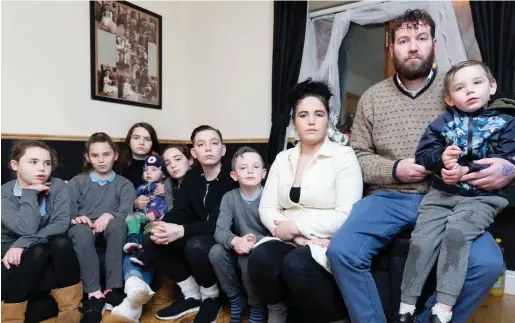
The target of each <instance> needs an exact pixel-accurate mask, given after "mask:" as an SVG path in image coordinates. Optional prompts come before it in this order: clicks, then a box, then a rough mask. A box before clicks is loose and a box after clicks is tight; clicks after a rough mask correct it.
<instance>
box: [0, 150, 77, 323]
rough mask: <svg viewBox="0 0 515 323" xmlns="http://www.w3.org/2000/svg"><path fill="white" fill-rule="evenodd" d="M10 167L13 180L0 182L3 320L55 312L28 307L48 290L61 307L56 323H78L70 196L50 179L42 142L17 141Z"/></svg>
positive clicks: (52, 163) (51, 165)
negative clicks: (0, 197)
mask: <svg viewBox="0 0 515 323" xmlns="http://www.w3.org/2000/svg"><path fill="white" fill-rule="evenodd" d="M10 166H11V169H12V170H13V171H14V173H16V179H15V180H12V181H10V182H8V183H6V184H4V185H2V214H1V219H2V265H1V266H2V322H24V321H25V322H27V321H29V322H34V321H42V320H44V319H47V318H50V317H53V316H55V315H56V314H57V313H55V312H54V310H52V308H50V307H46V308H43V309H39V310H38V309H37V307H38V306H33V307H32V306H31V305H29V307H28V308H29V310H27V304H28V303H29V304H30V303H31V302H32V299H31V300H30V301H29V302H28V300H29V295H30V294H34V293H36V292H43V294H45V291H46V294H47V295H48V291H49V290H50V291H51V295H52V296H53V298H54V299H55V301H56V302H57V305H58V307H59V311H60V312H59V315H58V318H57V322H60V323H64V322H72V323H73V322H77V323H78V322H79V321H80V319H81V315H80V313H79V312H78V311H77V309H78V307H79V305H80V301H81V299H82V284H81V282H80V272H79V264H78V261H77V257H76V256H75V252H74V250H73V245H72V242H71V241H70V239H69V238H68V237H67V236H66V232H67V231H68V228H69V227H70V196H69V194H68V190H67V187H66V183H64V182H63V181H62V180H61V179H59V178H53V177H51V175H52V171H53V170H54V169H55V167H56V166H57V156H56V154H55V152H54V151H53V150H51V149H50V148H49V147H48V146H47V145H46V144H45V143H43V142H41V141H21V142H18V143H16V144H15V145H14V147H13V149H12V151H11V163H10ZM34 302H36V300H34ZM31 307H32V308H33V309H32V310H31ZM31 312H32V313H31Z"/></svg>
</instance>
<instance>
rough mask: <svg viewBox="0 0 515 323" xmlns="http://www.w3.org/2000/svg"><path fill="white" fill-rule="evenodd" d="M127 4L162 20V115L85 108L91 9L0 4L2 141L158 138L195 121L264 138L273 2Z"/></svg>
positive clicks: (179, 132)
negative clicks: (135, 127)
mask: <svg viewBox="0 0 515 323" xmlns="http://www.w3.org/2000/svg"><path fill="white" fill-rule="evenodd" d="M134 3H135V4H137V5H139V6H141V7H144V8H146V9H149V10H150V11H153V12H156V13H158V14H160V15H161V16H162V17H163V109H162V110H161V111H160V110H154V109H147V108H141V107H134V106H129V105H121V104H114V103H107V102H106V103H104V102H101V101H93V100H91V98H90V82H91V81H90V46H89V44H90V43H89V3H88V2H85V1H81V2H75V1H69V2H39V1H38V2H22V1H20V2H2V101H1V103H2V122H1V125H2V133H29V134H30V133H33V134H58V135H79V136H88V135H90V134H91V133H93V132H95V131H105V132H107V133H109V134H110V135H112V136H113V137H124V136H125V134H126V132H127V130H128V128H129V127H130V125H131V124H133V123H135V122H138V121H146V122H149V123H151V124H152V125H154V127H155V128H156V130H157V131H158V134H159V137H161V138H165V139H188V138H189V136H190V133H191V130H192V129H193V128H194V127H196V126H197V125H199V124H201V123H209V124H212V125H213V126H215V127H219V128H220V130H221V131H222V133H223V134H224V136H225V137H226V138H229V139H230V138H265V137H267V136H268V134H269V130H270V101H271V99H270V97H271V68H272V39H273V35H272V31H273V4H272V2H251V3H248V2H246V3H238V2H232V3H226V2H158V1H142V2H134ZM21 17H22V18H21ZM231 111H234V112H231ZM21 117H23V122H20V121H19V120H20V118H21Z"/></svg>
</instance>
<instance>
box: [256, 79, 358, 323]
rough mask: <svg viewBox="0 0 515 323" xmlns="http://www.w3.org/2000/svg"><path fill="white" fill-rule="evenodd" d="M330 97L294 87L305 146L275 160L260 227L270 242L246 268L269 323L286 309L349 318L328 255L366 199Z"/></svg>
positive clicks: (322, 87) (308, 318)
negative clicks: (336, 124) (335, 238)
mask: <svg viewBox="0 0 515 323" xmlns="http://www.w3.org/2000/svg"><path fill="white" fill-rule="evenodd" d="M331 95H332V94H331V91H330V89H329V87H328V86H327V85H326V84H324V83H322V82H315V81H312V80H311V79H308V80H306V81H304V82H302V83H299V84H297V85H296V86H295V87H294V88H293V90H292V91H291V93H290V96H289V104H290V106H291V108H292V119H293V125H294V126H295V129H296V130H297V133H298V135H299V138H300V142H299V143H298V144H297V145H296V146H295V147H294V148H292V149H289V150H287V151H283V152H281V153H280V154H279V155H277V158H276V159H275V161H274V163H273V165H272V167H271V169H270V173H269V174H268V179H267V182H266V185H265V188H264V190H263V195H262V197H261V203H260V206H259V215H260V218H261V222H262V223H263V225H264V226H265V227H266V228H267V229H268V230H269V231H270V232H271V233H272V235H273V237H271V238H264V239H262V240H261V241H260V243H258V245H257V247H256V248H255V249H254V250H253V251H252V252H251V253H250V256H249V263H248V264H249V274H250V277H251V279H252V281H253V282H254V284H255V286H256V289H257V292H258V293H259V296H260V297H261V298H262V299H263V301H264V302H265V303H266V304H268V310H269V318H268V322H269V323H272V322H273V323H285V322H286V318H287V308H288V306H290V307H293V308H296V309H298V310H301V311H302V314H303V317H302V318H298V319H295V322H300V321H304V322H327V321H337V320H341V319H343V318H344V316H345V315H346V309H345V305H344V302H343V299H342V296H341V294H340V292H339V289H338V286H337V285H336V282H335V280H334V279H333V277H332V275H331V273H330V270H329V266H328V262H327V258H326V256H325V252H326V250H327V246H328V245H329V241H330V239H331V237H332V236H333V235H334V233H336V231H337V230H338V229H339V228H340V226H341V225H342V224H343V222H344V221H345V220H346V219H347V216H348V214H349V213H350V210H351V208H352V205H353V204H354V203H355V202H356V201H358V200H359V199H361V195H362V190H363V179H362V177H361V171H360V168H359V164H358V160H357V158H356V156H355V155H354V151H353V150H352V148H350V147H346V146H344V145H343V141H342V140H341V136H336V134H335V133H334V129H333V125H331V124H330V118H329V114H330V113H329V112H330V111H329V99H330V98H331ZM334 120H336V119H334ZM328 130H330V131H329V132H328ZM340 135H341V134H340ZM331 136H333V137H340V139H339V142H338V143H336V142H334V141H332V139H330V138H329V137H331Z"/></svg>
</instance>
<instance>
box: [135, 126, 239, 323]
mask: <svg viewBox="0 0 515 323" xmlns="http://www.w3.org/2000/svg"><path fill="white" fill-rule="evenodd" d="M191 141H192V143H193V148H192V149H191V153H192V155H193V157H194V158H195V159H197V161H198V163H199V165H198V166H196V167H194V168H193V169H191V170H190V171H189V172H188V173H187V174H186V176H185V177H184V180H183V182H182V183H181V188H180V189H179V192H178V196H177V199H176V205H175V206H174V208H173V209H172V210H170V211H169V212H168V213H167V214H166V215H165V216H164V217H163V220H162V221H156V222H155V223H154V225H153V227H152V230H151V232H150V234H149V235H147V236H146V237H145V241H144V249H145V252H146V254H147V257H148V260H149V261H150V262H151V263H153V264H154V265H155V266H156V267H158V268H160V269H161V271H162V272H164V273H165V274H166V275H167V276H168V277H169V278H170V279H171V280H172V281H174V282H177V284H178V285H179V287H180V289H181V291H182V294H183V298H181V299H178V300H176V301H175V302H174V303H173V304H171V305H170V306H168V307H166V308H164V309H162V310H160V311H159V312H157V314H156V316H157V318H159V319H161V320H172V319H176V318H178V317H181V316H183V315H185V314H187V313H192V312H197V311H198V314H197V315H196V317H195V321H194V322H195V323H211V322H215V321H216V319H217V317H218V314H219V313H220V311H221V309H222V305H221V302H220V300H219V296H218V294H219V290H218V286H217V281H216V276H215V272H214V270H213V267H212V266H211V263H210V262H209V250H210V249H211V247H212V246H213V245H214V244H215V243H216V242H215V239H214V236H213V235H214V232H215V228H216V220H217V219H218V213H219V212H220V202H221V201H222V197H223V196H224V194H225V193H227V192H228V191H230V190H232V189H233V188H235V187H236V185H237V184H236V183H235V182H234V181H233V180H232V178H231V177H230V172H231V167H230V165H223V164H222V162H221V159H222V156H223V155H224V154H225V145H224V144H223V141H222V135H221V133H220V131H219V130H217V129H214V128H213V127H210V126H206V125H203V126H199V127H197V128H196V129H195V130H193V133H192V135H191Z"/></svg>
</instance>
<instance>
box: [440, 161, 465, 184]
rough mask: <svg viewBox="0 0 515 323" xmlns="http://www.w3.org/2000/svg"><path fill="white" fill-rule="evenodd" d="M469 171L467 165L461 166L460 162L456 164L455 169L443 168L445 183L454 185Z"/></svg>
mask: <svg viewBox="0 0 515 323" xmlns="http://www.w3.org/2000/svg"><path fill="white" fill-rule="evenodd" d="M468 172H469V168H468V167H467V166H460V164H456V163H455V164H454V168H453V169H445V168H442V179H443V181H444V182H445V184H450V185H454V184H456V183H458V182H459V181H461V178H462V177H463V176H465V174H467V173H468Z"/></svg>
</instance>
